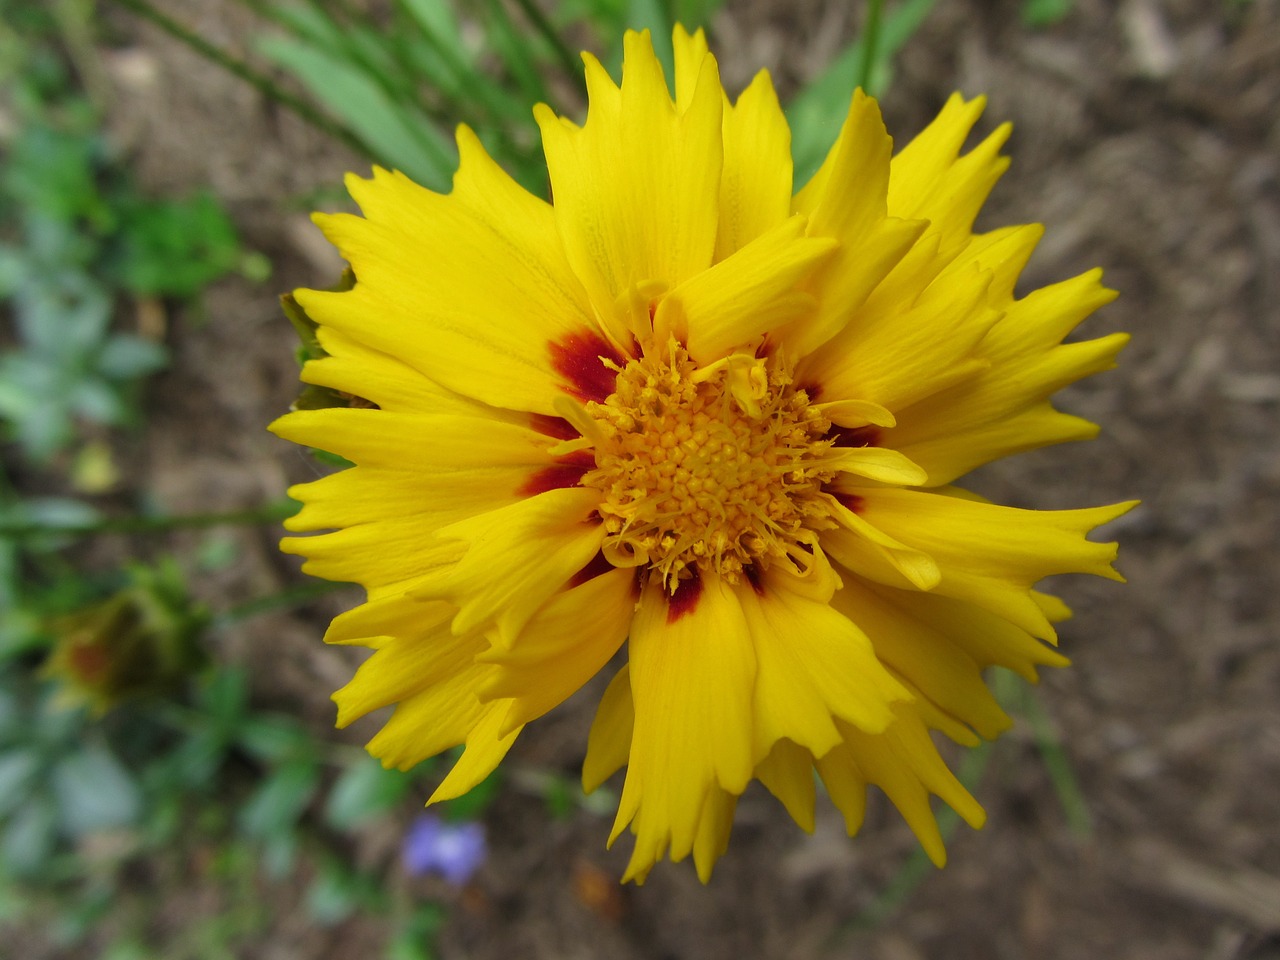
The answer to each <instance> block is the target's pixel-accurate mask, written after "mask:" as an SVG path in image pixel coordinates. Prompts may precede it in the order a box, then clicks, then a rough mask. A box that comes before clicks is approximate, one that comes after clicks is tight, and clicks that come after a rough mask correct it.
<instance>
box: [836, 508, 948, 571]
mask: <svg viewBox="0 0 1280 960" xmlns="http://www.w3.org/2000/svg"><path fill="white" fill-rule="evenodd" d="M856 499H858V500H861V497H857V498H856ZM832 517H833V518H834V519H835V520H836V522H838V523H839V524H840V527H839V528H837V529H835V530H824V531H822V533H821V534H820V535H819V542H820V543H821V544H822V548H823V549H824V550H825V551H826V552H827V553H829V554H831V556H832V557H833V558H834V559H836V560H838V561H839V562H840V563H841V564H843V565H844V566H845V567H847V568H849V569H850V570H852V571H854V572H855V573H857V574H858V575H859V576H863V577H869V578H871V579H872V580H875V581H877V582H880V583H888V584H890V585H892V586H900V587H915V588H916V589H917V590H932V589H933V588H934V587H935V586H937V584H938V581H939V580H940V579H941V577H942V574H941V573H940V572H939V570H938V564H937V562H936V561H935V560H934V559H933V558H932V557H930V556H929V555H928V554H927V553H925V552H924V551H923V550H918V549H915V548H914V547H911V546H908V545H907V544H905V543H903V542H902V541H900V540H897V539H895V538H893V537H891V536H889V535H888V534H886V533H885V532H884V531H883V530H881V529H879V528H878V527H876V526H874V525H873V524H870V523H868V522H867V521H866V520H865V519H863V518H862V517H861V516H859V513H858V512H855V511H854V510H850V509H849V508H848V507H846V506H844V504H842V503H833V504H832Z"/></svg>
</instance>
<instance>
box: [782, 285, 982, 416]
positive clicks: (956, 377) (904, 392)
mask: <svg viewBox="0 0 1280 960" xmlns="http://www.w3.org/2000/svg"><path fill="white" fill-rule="evenodd" d="M990 280H991V276H990V274H989V273H984V272H981V271H980V270H979V269H978V268H976V267H972V266H970V268H968V269H966V270H957V271H956V272H955V273H954V274H945V273H944V274H943V275H942V276H940V277H939V278H938V279H937V280H935V281H934V282H933V283H932V284H930V285H929V287H928V288H927V289H925V291H924V292H923V293H921V294H920V295H919V297H918V299H916V300H915V302H914V303H910V302H906V303H902V302H900V303H896V304H890V303H884V304H881V305H880V306H879V307H878V308H876V309H872V308H871V307H870V306H869V305H868V306H867V307H865V308H864V309H862V310H859V311H857V313H856V314H855V315H854V316H852V317H851V318H850V319H849V322H848V325H847V326H845V328H844V329H843V330H841V331H840V333H839V334H837V335H836V336H835V337H833V338H832V339H831V340H829V341H828V342H827V343H825V344H824V345H823V346H821V347H820V348H818V349H817V350H816V351H815V352H814V353H812V354H810V355H809V356H808V357H806V358H805V359H804V360H802V361H801V362H800V363H799V364H797V366H796V381H797V382H798V383H802V384H805V385H809V384H815V385H817V386H818V387H819V388H820V393H819V396H820V398H821V399H822V400H824V401H830V400H841V399H845V398H852V399H858V400H870V401H872V402H874V403H878V404H881V405H882V406H885V407H887V408H888V409H890V410H892V411H893V412H894V413H895V414H896V413H897V412H898V411H899V410H900V409H902V408H904V407H906V406H909V405H910V404H913V403H916V402H918V401H919V400H922V399H923V398H925V397H927V396H929V395H931V394H934V393H937V392H939V391H940V390H945V389H947V388H948V387H950V386H952V385H953V384H956V383H960V382H962V381H964V380H967V379H970V378H972V377H973V376H975V375H976V374H978V373H980V372H981V371H982V370H983V369H985V368H986V366H987V363H986V361H984V360H982V359H981V358H980V357H977V356H975V354H974V349H975V347H976V346H977V345H978V343H979V342H980V341H981V340H982V338H983V337H984V336H985V335H986V333H987V331H988V330H989V329H991V325H992V324H993V323H994V322H995V321H996V320H997V319H998V318H999V314H997V313H995V312H993V311H992V310H991V309H990V308H989V307H988V306H987V288H988V286H989V284H990Z"/></svg>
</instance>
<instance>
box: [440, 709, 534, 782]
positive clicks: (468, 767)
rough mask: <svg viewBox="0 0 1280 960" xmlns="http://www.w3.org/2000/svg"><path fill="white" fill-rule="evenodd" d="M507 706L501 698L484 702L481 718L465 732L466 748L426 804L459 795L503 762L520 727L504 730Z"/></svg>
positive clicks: (518, 733)
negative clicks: (497, 700)
mask: <svg viewBox="0 0 1280 960" xmlns="http://www.w3.org/2000/svg"><path fill="white" fill-rule="evenodd" d="M506 706H507V704H506V703H505V702H502V701H499V702H497V703H492V704H489V705H488V706H487V708H486V709H485V711H484V715H483V717H482V718H481V720H480V721H479V722H478V723H477V724H476V725H475V726H473V727H472V728H471V730H470V732H469V733H468V734H467V739H466V744H467V748H466V749H465V750H463V751H462V756H461V757H459V758H458V762H457V763H455V764H454V765H453V769H452V770H450V771H449V775H448V776H447V777H445V778H444V780H443V781H442V782H441V783H440V786H438V787H437V788H436V791H435V793H433V794H431V798H430V799H429V800H428V801H427V803H428V804H432V803H439V802H440V801H442V800H452V799H454V798H455V797H460V796H462V795H463V794H464V793H466V792H467V791H469V790H471V789H472V788H473V787H475V786H476V785H477V784H478V783H480V781H481V780H483V779H484V778H485V777H487V776H489V774H491V773H493V771H494V770H495V769H496V768H497V766H498V764H499V763H501V762H502V758H503V757H505V756H506V755H507V751H508V750H510V749H511V745H512V744H513V743H515V742H516V737H518V736H519V735H520V731H521V729H522V727H519V726H517V727H514V728H511V729H509V730H507V731H506V732H505V733H504V732H503V727H504V726H505V725H504V723H503V716H504V714H505V713H506V709H505V708H506Z"/></svg>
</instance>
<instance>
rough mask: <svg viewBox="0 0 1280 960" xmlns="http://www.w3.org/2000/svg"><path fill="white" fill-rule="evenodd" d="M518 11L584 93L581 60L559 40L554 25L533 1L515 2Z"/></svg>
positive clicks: (521, 0)
mask: <svg viewBox="0 0 1280 960" xmlns="http://www.w3.org/2000/svg"><path fill="white" fill-rule="evenodd" d="M516 3H518V4H519V6H520V9H521V10H523V11H524V15H525V16H526V17H528V18H529V21H530V22H531V23H532V24H533V25H534V27H536V28H537V30H538V32H539V33H540V34H542V35H543V37H545V38H546V40H547V42H548V43H550V44H551V49H552V50H554V51H555V55H556V58H557V59H558V60H559V61H560V65H561V66H563V67H564V69H565V72H566V73H568V74H569V76H571V77H573V78H574V80H576V81H577V83H578V86H579V87H580V88H581V89H582V90H583V92H584V93H585V92H586V80H585V79H584V77H585V74H584V68H583V66H582V58H581V57H577V56H575V55H574V53H573V51H572V50H571V49H570V48H569V47H568V45H566V44H565V42H564V40H563V39H562V38H561V36H560V33H559V31H557V30H556V28H555V25H554V24H552V23H551V21H550V20H548V19H547V16H546V14H544V13H543V12H542V11H541V10H540V9H538V5H537V4H536V3H534V0H516Z"/></svg>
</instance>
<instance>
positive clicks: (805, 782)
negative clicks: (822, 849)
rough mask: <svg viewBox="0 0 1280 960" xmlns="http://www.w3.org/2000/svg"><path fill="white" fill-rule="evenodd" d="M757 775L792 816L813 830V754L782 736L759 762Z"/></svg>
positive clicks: (809, 830) (810, 831) (802, 826)
mask: <svg viewBox="0 0 1280 960" xmlns="http://www.w3.org/2000/svg"><path fill="white" fill-rule="evenodd" d="M756 778H757V779H758V780H759V781H760V782H761V783H763V784H764V785H765V788H766V789H767V790H768V791H769V792H770V793H772V794H773V795H774V796H775V797H777V798H778V800H779V802H781V804H782V805H783V806H784V807H785V808H786V810H787V813H789V814H791V819H792V820H794V821H795V822H796V823H798V824H799V825H800V829H801V830H803V831H805V833H813V828H814V802H815V798H816V796H817V791H816V790H815V789H814V783H813V754H812V753H810V752H809V751H808V750H806V749H805V748H804V747H801V746H799V745H798V744H796V743H793V742H792V741H790V740H787V739H782V740H779V741H778V742H777V743H775V744H774V745H773V749H772V750H770V751H769V753H768V754H767V755H766V756H765V758H764V759H763V760H761V761H760V762H759V763H758V764H756Z"/></svg>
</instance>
